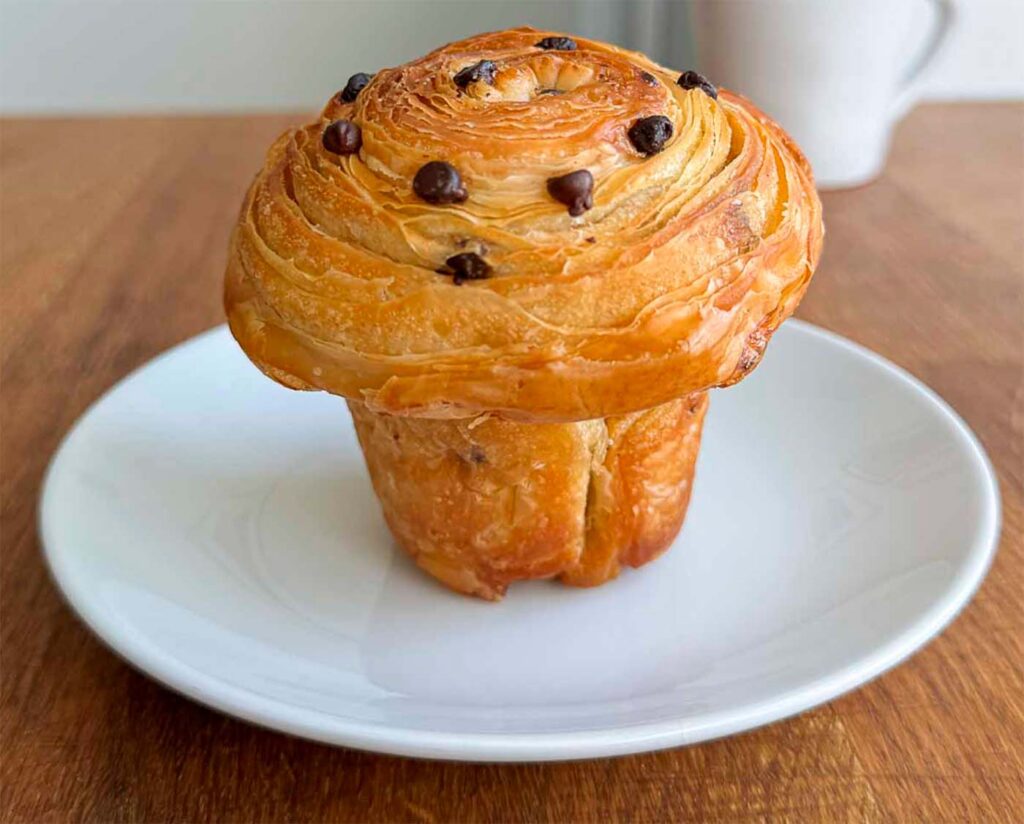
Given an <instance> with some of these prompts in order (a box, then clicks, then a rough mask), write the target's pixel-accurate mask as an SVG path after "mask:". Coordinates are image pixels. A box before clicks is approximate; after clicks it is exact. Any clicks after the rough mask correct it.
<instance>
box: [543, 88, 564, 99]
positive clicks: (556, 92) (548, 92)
mask: <svg viewBox="0 0 1024 824" xmlns="http://www.w3.org/2000/svg"><path fill="white" fill-rule="evenodd" d="M542 94H565V92H564V91H562V90H561V89H541V90H540V91H539V92H537V96H538V97H539V96H540V95H542Z"/></svg>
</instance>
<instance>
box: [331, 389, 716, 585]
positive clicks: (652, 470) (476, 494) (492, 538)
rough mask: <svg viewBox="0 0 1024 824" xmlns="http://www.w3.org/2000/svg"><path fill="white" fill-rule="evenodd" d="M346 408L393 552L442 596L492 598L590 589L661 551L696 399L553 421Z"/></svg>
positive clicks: (680, 487)
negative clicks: (400, 552) (526, 583)
mask: <svg viewBox="0 0 1024 824" xmlns="http://www.w3.org/2000/svg"><path fill="white" fill-rule="evenodd" d="M349 408H350V409H351V411H352V417H353V420H354V421H355V425H356V432H357V433H358V434H359V442H360V444H361V446H362V448H363V454H364V455H365V456H366V463H367V467H368V469H369V471H370V477H371V479H372V481H373V486H374V489H375V490H376V492H377V496H378V498H379V499H380V501H381V506H382V508H383V510H384V516H385V519H386V520H387V522H388V526H389V527H390V528H391V531H392V533H393V534H394V536H395V538H396V539H397V540H398V542H399V544H400V545H401V546H402V547H403V548H404V549H405V550H406V551H407V552H409V554H411V555H412V556H413V558H414V559H415V560H416V562H417V563H418V564H419V565H420V566H421V567H422V568H423V569H425V570H426V571H427V572H429V573H430V574H432V575H433V576H434V577H436V578H438V579H439V580H441V581H442V582H443V583H445V584H447V585H448V586H449V587H451V588H452V589H455V590H458V591H460V592H464V593H467V594H471V595H477V596H480V597H482V598H487V599H491V600H496V599H498V598H500V597H501V596H502V595H503V594H504V592H505V589H506V588H507V587H508V585H509V584H510V583H512V582H513V581H517V580H524V579H531V578H551V577H555V576H558V577H560V578H561V580H562V581H564V582H565V583H569V584H573V585H577V586H594V585H597V584H600V583H603V582H604V581H607V580H609V579H611V578H614V577H615V576H616V575H618V573H619V570H620V568H621V566H623V565H626V566H640V565H641V564H644V563H647V562H648V561H650V560H651V559H653V558H654V557H656V556H657V555H659V554H661V553H662V552H663V551H664V550H665V549H667V548H668V546H669V544H671V542H672V540H673V539H674V538H675V536H676V533H677V532H678V531H679V528H680V526H681V525H682V522H683V517H684V515H685V513H686V507H687V503H688V501H689V497H690V489H691V486H692V481H693V470H694V463H695V461H696V458H697V451H698V448H699V445H700V432H701V425H702V423H703V420H704V413H705V411H706V409H707V396H706V395H699V396H696V397H694V398H692V399H681V400H676V401H671V402H669V403H667V404H663V405H661V406H658V407H656V408H654V409H651V410H648V411H646V412H635V413H630V414H628V415H625V416H621V417H612V418H608V419H605V420H601V419H598V420H590V421H579V422H575V423H561V424H529V423H526V424H524V423H518V422H514V421H508V420H502V419H500V418H497V417H494V416H489V415H484V416H480V417H478V418H475V419H467V420H450V421H448V420H430V419H421V418H409V417H397V416H392V415H387V414H380V413H376V412H373V411H371V410H369V409H368V408H367V407H366V406H365V405H364V404H361V403H358V402H350V403H349Z"/></svg>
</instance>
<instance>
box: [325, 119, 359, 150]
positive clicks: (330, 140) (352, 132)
mask: <svg viewBox="0 0 1024 824" xmlns="http://www.w3.org/2000/svg"><path fill="white" fill-rule="evenodd" d="M320 140H321V142H322V143H323V144H324V148H325V149H327V151H329V152H334V154H338V155H350V154H355V153H356V152H358V151H359V147H360V146H362V145H363V133H362V131H361V130H360V128H359V127H358V126H357V125H356V124H355V123H353V122H352V121H351V120H335V121H334V122H333V123H329V124H328V125H327V128H326V129H324V133H323V134H322V135H321V136H320Z"/></svg>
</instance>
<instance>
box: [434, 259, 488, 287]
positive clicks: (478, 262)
mask: <svg viewBox="0 0 1024 824" xmlns="http://www.w3.org/2000/svg"><path fill="white" fill-rule="evenodd" d="M437 272H438V274H441V275H451V276H452V281H453V282H454V283H455V285H456V286H459V285H460V284H461V283H462V282H463V281H465V280H482V279H483V278H486V277H488V276H489V275H490V274H491V267H490V266H488V265H487V262H486V261H485V260H484V259H483V258H482V257H480V255H478V254H476V253H475V252H461V253H460V254H457V255H452V256H451V257H450V258H448V260H446V261H445V262H444V266H442V267H441V268H440V269H438V270H437Z"/></svg>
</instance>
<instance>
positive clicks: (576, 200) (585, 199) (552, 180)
mask: <svg viewBox="0 0 1024 824" xmlns="http://www.w3.org/2000/svg"><path fill="white" fill-rule="evenodd" d="M593 191H594V176H593V175H592V174H591V173H590V172H588V171H587V170H586V169H580V170H579V171H576V172H569V174H567V175H562V176H561V177H549V178H548V194H550V195H551V196H552V197H553V198H554V199H555V200H557V201H558V202H559V203H564V204H565V205H566V206H568V207H569V214H570V215H572V216H573V217H579V216H580V215H582V214H583V213H584V212H585V211H587V209H589V208H591V207H592V206H593V205H594V195H593Z"/></svg>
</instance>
